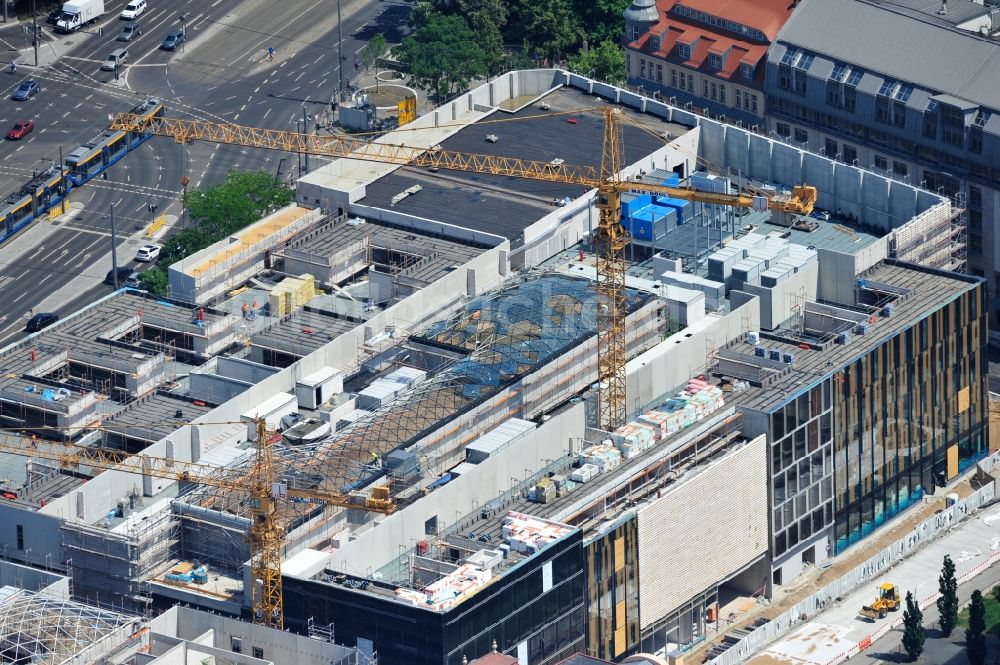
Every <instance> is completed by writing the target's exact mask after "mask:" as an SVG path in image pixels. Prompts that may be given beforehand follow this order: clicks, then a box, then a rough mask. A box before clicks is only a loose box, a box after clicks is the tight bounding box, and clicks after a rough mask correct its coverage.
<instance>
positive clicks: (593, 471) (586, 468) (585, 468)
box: [570, 464, 601, 483]
mask: <svg viewBox="0 0 1000 665" xmlns="http://www.w3.org/2000/svg"><path fill="white" fill-rule="evenodd" d="M600 472H601V470H600V469H598V468H597V467H596V466H594V465H593V464H581V465H580V468H579V469H577V470H576V471H574V472H573V473H572V475H570V478H571V479H572V480H573V481H574V482H577V483H585V482H587V481H588V480H590V479H592V478H593V477H594V476H596V475H597V474H599V473H600Z"/></svg>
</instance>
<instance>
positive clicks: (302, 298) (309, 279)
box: [267, 275, 319, 316]
mask: <svg viewBox="0 0 1000 665" xmlns="http://www.w3.org/2000/svg"><path fill="white" fill-rule="evenodd" d="M317 293H319V292H318V291H317V290H316V281H315V280H314V279H313V276H312V275H302V276H301V277H285V279H283V280H281V281H280V282H278V283H277V284H275V285H274V287H273V288H272V289H271V291H270V293H268V296H267V299H268V307H269V308H270V310H269V311H270V312H271V316H285V315H287V314H291V313H292V312H293V311H295V310H296V309H298V308H300V307H302V306H304V305H305V304H306V303H307V302H309V301H310V300H312V299H313V298H314V297H316V294H317Z"/></svg>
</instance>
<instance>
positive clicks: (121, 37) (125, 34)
mask: <svg viewBox="0 0 1000 665" xmlns="http://www.w3.org/2000/svg"><path fill="white" fill-rule="evenodd" d="M141 34H142V26H141V25H139V24H138V23H126V24H125V27H124V28H122V31H121V32H119V33H118V38H117V39H118V41H120V42H130V41H132V40H133V39H135V38H136V37H138V36H139V35H141Z"/></svg>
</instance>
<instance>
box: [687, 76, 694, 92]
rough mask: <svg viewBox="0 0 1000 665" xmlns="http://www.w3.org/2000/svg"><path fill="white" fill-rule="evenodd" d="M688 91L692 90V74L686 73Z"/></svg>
mask: <svg viewBox="0 0 1000 665" xmlns="http://www.w3.org/2000/svg"><path fill="white" fill-rule="evenodd" d="M688 92H694V75H693V74H688Z"/></svg>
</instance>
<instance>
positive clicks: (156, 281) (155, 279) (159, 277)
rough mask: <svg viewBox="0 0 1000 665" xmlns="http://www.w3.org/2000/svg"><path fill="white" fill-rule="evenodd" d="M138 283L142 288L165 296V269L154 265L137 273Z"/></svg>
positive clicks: (166, 290) (166, 291)
mask: <svg viewBox="0 0 1000 665" xmlns="http://www.w3.org/2000/svg"><path fill="white" fill-rule="evenodd" d="M139 283H140V284H141V285H142V288H143V289H145V290H146V291H149V292H150V293H155V294H156V295H158V296H164V297H165V296H167V294H168V289H167V271H166V270H164V269H163V268H161V267H159V266H156V267H154V268H150V269H149V270H147V271H145V272H141V273H139Z"/></svg>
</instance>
